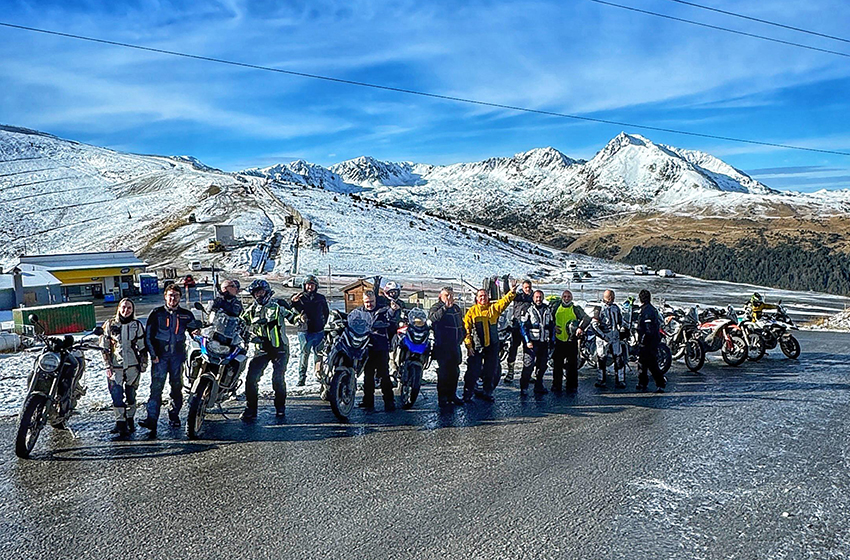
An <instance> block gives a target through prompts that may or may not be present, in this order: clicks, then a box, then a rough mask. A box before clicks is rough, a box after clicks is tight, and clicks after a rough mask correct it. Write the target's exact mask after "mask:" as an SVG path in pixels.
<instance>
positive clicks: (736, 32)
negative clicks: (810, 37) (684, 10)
mask: <svg viewBox="0 0 850 560" xmlns="http://www.w3.org/2000/svg"><path fill="white" fill-rule="evenodd" d="M590 1H591V2H595V3H596V4H602V5H604V6H611V7H613V8H620V9H622V10H629V11H630V12H637V13H640V14H646V15H649V16H655V17H660V18H664V19H670V20H673V21H679V22H682V23H688V24H690V25H697V26H699V27H706V28H708V29H715V30H717V31H725V32H726V33H734V34H735V35H743V36H744V37H752V38H754V39H761V40H763V41H770V42H772V43H779V44H781V45H789V46H791V47H799V48H801V49H808V50H810V51H817V52H822V53H827V54H835V55H838V56H843V57H846V58H850V54H848V53H843V52H839V51H833V50H829V49H822V48H820V47H813V46H811V45H804V44H802V43H795V42H793V41H783V40H782V39H774V38H773V37H766V36H764V35H756V34H755V33H747V32H746V31H738V30H736V29H729V28H728V27H721V26H719V25H711V24H709V23H702V22H699V21H693V20H691V19H685V18H679V17H675V16H668V15H667V14H660V13H658V12H650V11H649V10H641V9H640V8H633V7H632V6H624V5H622V4H615V3H613V2H605V0H590Z"/></svg>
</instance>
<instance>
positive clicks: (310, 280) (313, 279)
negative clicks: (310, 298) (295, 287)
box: [301, 274, 319, 290]
mask: <svg viewBox="0 0 850 560" xmlns="http://www.w3.org/2000/svg"><path fill="white" fill-rule="evenodd" d="M307 284H315V285H316V289H317V290H318V289H319V279H318V278H316V275H315V274H308V275H307V276H306V277H305V278H304V281H303V282H301V289H302V290H307Z"/></svg>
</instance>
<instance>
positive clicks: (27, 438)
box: [15, 395, 47, 459]
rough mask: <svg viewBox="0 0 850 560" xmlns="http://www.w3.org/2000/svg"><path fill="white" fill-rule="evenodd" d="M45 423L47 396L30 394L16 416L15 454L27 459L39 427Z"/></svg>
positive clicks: (36, 438)
mask: <svg viewBox="0 0 850 560" xmlns="http://www.w3.org/2000/svg"><path fill="white" fill-rule="evenodd" d="M46 423H47V397H45V396H44V395H30V396H28V397H27V400H26V401H24V406H23V408H22V409H21V414H20V416H19V417H18V435H17V436H16V437H15V455H17V456H18V457H20V458H22V459H28V458H29V456H30V453H31V452H32V449H33V447H35V442H36V441H38V436H39V434H41V429H42V428H44V425H45V424H46Z"/></svg>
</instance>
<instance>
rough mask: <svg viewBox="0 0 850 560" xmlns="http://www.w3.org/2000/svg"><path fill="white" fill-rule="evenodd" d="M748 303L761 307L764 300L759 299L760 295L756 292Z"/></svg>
mask: <svg viewBox="0 0 850 560" xmlns="http://www.w3.org/2000/svg"><path fill="white" fill-rule="evenodd" d="M750 303H751V304H753V305H761V304H762V303H764V298H763V297H761V294H760V293H758V292H756V293H754V294H753V295H752V296H751V297H750Z"/></svg>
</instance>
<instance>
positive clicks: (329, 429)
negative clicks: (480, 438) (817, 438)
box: [34, 352, 850, 461]
mask: <svg viewBox="0 0 850 560" xmlns="http://www.w3.org/2000/svg"><path fill="white" fill-rule="evenodd" d="M847 368H850V363H848V360H847V356H844V355H838V354H830V353H825V352H813V353H809V354H804V355H803V357H801V359H800V360H797V361H795V360H788V359H785V358H784V357H782V358H779V357H778V356H777V355H776V354H772V355H771V356H769V357H767V358H765V359H763V360H761V361H759V362H747V363H746V364H744V365H743V366H741V367H737V368H735V367H730V366H727V365H726V364H724V363H723V362H721V361H719V360H717V359H711V360H710V361H709V362H708V363H707V364H706V365H705V367H704V368H703V370H702V371H700V372H699V373H696V374H694V373H692V372H690V371H688V370H686V369H685V368H684V367H683V366H682V365H681V364H678V363H677V364H674V366H673V368H672V369H671V371H670V372H668V392H666V393H664V394H655V393H637V392H635V390H634V387H635V383H636V372H635V371H632V372H631V373H630V374H627V378H626V379H627V384H628V387H627V388H626V389H622V390H615V389H608V390H600V389H597V388H595V387H594V386H593V383H594V381H595V372H593V371H590V370H586V369H585V370H582V371H580V372H579V391H578V393H577V394H574V395H569V394H560V395H558V394H554V393H549V394H547V395H543V396H535V395H530V396H527V397H521V396H520V395H519V391H518V387H517V385H516V384H514V385H504V384H501V385H499V387H498V388H497V389H496V393H495V396H496V402H495V403H488V402H484V401H480V400H476V401H474V402H472V403H469V404H467V405H465V406H458V407H449V408H438V407H437V403H436V400H437V399H436V391H435V387H434V386H433V385H426V386H425V387H423V391H422V393H421V394H420V397H419V400H418V401H417V403H416V405H415V406H414V407H413V408H412V409H410V410H402V409H398V410H397V411H395V412H391V413H387V412H384V411H383V404H382V402H381V399H380V397H378V398H376V409H375V410H373V411H364V410H361V409H355V410H354V411H353V413H352V415H351V418H350V419H349V422H347V423H341V422H339V421H338V420H337V419H336V417H335V416H334V415H333V413H332V412H331V409H330V406H329V405H328V403H326V402H323V401H321V400H319V399H318V398H317V397H315V396H294V397H290V398H289V399H288V406H287V417H286V418H285V419H282V420H279V419H277V418H275V416H274V411H273V407H272V406H271V403H270V401H268V400H262V401H261V406H260V413H259V417H258V418H257V420H256V421H254V422H251V423H244V422H242V421H241V420H239V419H238V415H239V413H240V412H241V407H242V403H240V402H238V401H232V402H231V403H228V406H227V408H226V409H225V410H224V412H225V413H226V417H224V416H222V415H220V414H209V415H208V416H207V422H206V425H205V431H204V434H203V438H202V439H199V440H189V439H188V438H187V436H186V431H185V426H184V427H182V428H180V429H176V428H168V427H166V426H165V425H164V424H163V423H161V424H160V430H159V439H156V440H148V439H146V434H147V431H146V430H144V429H139V430H138V432H137V433H136V434H135V435H134V436H133V437H131V438H129V439H124V440H111V439H110V436H109V434H107V433H106V432H107V430H108V427H109V425H110V423H109V421H108V420H105V418H106V415H105V414H104V415H100V416H99V418H98V419H91V420H89V421H88V422H86V424H85V425H84V427H83V428H82V431H83V432H85V435H86V437H84V438H81V439H80V440H78V441H79V442H82V441H85V440H89V438H90V436H91V434H92V433H94V434H95V435H94V439H95V442H94V444H88V445H79V446H75V445H73V444H72V445H70V446H68V447H65V448H62V449H59V448H56V447H57V446H58V445H61V444H62V443H63V442H61V441H56V442H55V445H54V444H50V445H49V447H52V448H53V449H51V450H50V451H48V452H47V454H46V455H47V456H46V457H45V455H44V452H42V453H41V454H38V453H36V454H34V458H35V459H45V458H46V459H47V460H49V461H104V460H108V461H115V460H119V461H120V460H134V459H142V458H152V457H164V456H171V455H185V454H193V453H203V452H207V451H211V450H215V449H218V448H220V447H222V446H229V445H238V444H241V443H250V442H299V441H319V440H332V439H336V438H348V437H354V436H363V435H368V434H373V433H380V432H389V431H431V430H443V429H456V428H467V427H475V426H510V425H519V424H524V423H529V422H536V421H539V420H540V419H542V418H545V417H547V416H552V415H567V416H572V417H576V418H583V417H589V416H593V415H599V414H612V413H618V412H622V411H624V410H627V409H632V408H651V409H682V408H687V407H707V406H718V407H725V406H732V405H734V403H736V402H747V401H752V400H772V401H793V402H806V401H808V400H810V399H811V400H817V401H823V400H824V399H825V398H826V399H828V398H829V395H828V394H826V395H825V392H826V393H835V392H839V391H848V390H850V382H842V381H841V380H843V379H844V378H845V377H844V376H841V377H837V376H836V374H839V375H841V373H840V372H841V371H844V370H845V369H847ZM550 384H551V381H550V378H549V377H547V378H546V385H547V386H548V385H550ZM652 388H653V383H652V382H651V381H650V390H652ZM358 401H359V395H358ZM42 449H43V448H42ZM39 455H40V456H39Z"/></svg>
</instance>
